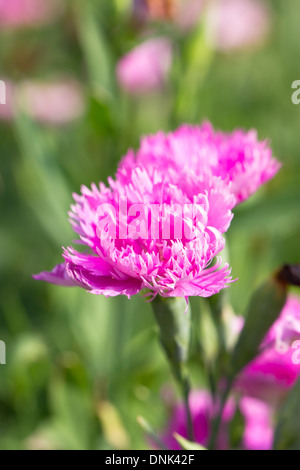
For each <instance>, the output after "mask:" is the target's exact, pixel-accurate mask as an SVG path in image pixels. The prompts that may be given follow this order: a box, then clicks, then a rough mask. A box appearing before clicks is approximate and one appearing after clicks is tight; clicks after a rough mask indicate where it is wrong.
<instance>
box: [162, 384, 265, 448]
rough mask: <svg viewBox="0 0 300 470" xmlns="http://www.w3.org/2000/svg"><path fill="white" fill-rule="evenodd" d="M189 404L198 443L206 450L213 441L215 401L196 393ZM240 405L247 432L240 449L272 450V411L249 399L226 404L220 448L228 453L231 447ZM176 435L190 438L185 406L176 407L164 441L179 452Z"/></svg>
mask: <svg viewBox="0 0 300 470" xmlns="http://www.w3.org/2000/svg"><path fill="white" fill-rule="evenodd" d="M189 403H190V409H191V415H192V421H193V427H194V434H195V441H196V442H197V443H198V444H200V445H203V446H207V445H208V443H209V439H210V433H211V423H212V420H213V418H214V416H215V412H214V405H213V401H212V398H211V396H210V394H209V393H208V392H206V391H203V390H197V391H194V392H192V393H191V395H190V399H189ZM237 405H238V407H239V409H240V411H241V413H242V417H243V420H244V431H243V433H242V436H241V437H242V439H241V443H240V446H239V447H240V448H241V449H244V450H269V449H271V447H272V441H273V428H272V411H271V409H270V407H269V406H268V405H267V404H266V403H264V402H262V401H260V400H257V399H255V398H251V397H246V396H245V397H243V398H241V399H240V400H239V401H238V403H237V404H236V403H235V401H234V399H233V398H229V400H228V401H227V404H226V405H225V408H224V411H223V415H222V424H221V427H220V433H219V438H218V443H217V448H218V449H224V450H226V449H229V448H230V447H231V445H230V437H229V436H230V432H229V426H230V422H231V421H232V419H233V417H234V415H235V412H236V410H237ZM175 432H176V433H177V434H179V435H180V436H182V437H184V438H187V437H188V433H187V427H186V412H185V406H184V405H183V404H182V403H180V404H178V405H177V406H175V409H174V410H173V414H172V417H171V420H170V422H169V424H168V426H167V430H166V431H165V432H164V434H163V437H162V440H163V442H164V443H165V445H166V447H167V448H168V449H171V450H180V446H179V444H178V443H177V441H176V439H175V438H174V437H173V433H175Z"/></svg>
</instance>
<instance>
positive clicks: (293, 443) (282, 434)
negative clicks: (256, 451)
mask: <svg viewBox="0 0 300 470" xmlns="http://www.w3.org/2000/svg"><path fill="white" fill-rule="evenodd" d="M274 449H275V450H300V380H298V382H297V383H296V385H295V386H294V387H293V388H292V390H291V392H290V393H289V395H288V397H287V399H286V401H285V403H284V405H283V406H282V408H281V410H280V412H279V416H278V423H277V427H276V431H275V438H274Z"/></svg>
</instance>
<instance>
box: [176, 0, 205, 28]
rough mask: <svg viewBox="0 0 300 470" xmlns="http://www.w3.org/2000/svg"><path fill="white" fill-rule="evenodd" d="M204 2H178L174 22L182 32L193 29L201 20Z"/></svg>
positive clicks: (188, 0)
mask: <svg viewBox="0 0 300 470" xmlns="http://www.w3.org/2000/svg"><path fill="white" fill-rule="evenodd" d="M205 1H206V0H179V2H178V9H177V14H176V17H175V22H176V23H177V24H178V26H179V27H180V28H181V29H182V30H183V31H187V30H189V29H191V28H193V27H194V26H195V25H196V24H197V23H198V22H199V21H200V19H201V18H202V13H203V11H204V6H205Z"/></svg>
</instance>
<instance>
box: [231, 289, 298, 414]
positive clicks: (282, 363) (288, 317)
mask: <svg viewBox="0 0 300 470" xmlns="http://www.w3.org/2000/svg"><path fill="white" fill-rule="evenodd" d="M299 339H300V300H299V299H298V298H297V297H295V296H290V297H289V298H288V300H287V302H286V305H285V306H284V308H283V310H282V313H281V315H280V317H279V318H278V320H277V321H276V322H275V323H274V325H273V326H272V328H271V329H270V330H269V332H268V334H267V335H266V338H265V339H264V341H263V343H262V346H261V352H260V354H259V355H258V356H257V357H256V358H255V359H254V360H253V361H252V362H251V363H250V364H248V365H247V366H246V367H245V369H244V370H243V371H242V372H241V373H240V375H239V376H238V378H237V380H236V384H235V388H236V389H239V390H242V391H243V393H247V394H250V395H251V396H254V397H258V398H261V399H264V400H266V401H268V402H269V403H273V404H275V405H276V404H278V403H279V402H280V401H281V400H282V398H283V397H284V396H285V395H286V394H287V392H288V391H289V390H290V388H291V387H293V385H295V383H296V381H297V379H298V378H299V376H300V364H299V363H298V361H295V360H294V355H295V349H293V347H292V346H293V342H294V341H295V340H299Z"/></svg>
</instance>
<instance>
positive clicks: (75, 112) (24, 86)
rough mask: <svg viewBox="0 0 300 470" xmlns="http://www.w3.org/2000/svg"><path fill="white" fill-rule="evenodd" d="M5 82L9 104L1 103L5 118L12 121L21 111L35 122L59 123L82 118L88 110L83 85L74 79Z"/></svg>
mask: <svg viewBox="0 0 300 470" xmlns="http://www.w3.org/2000/svg"><path fill="white" fill-rule="evenodd" d="M5 83H6V104H5V105H1V106H0V118H2V119H4V120H12V119H13V118H14V116H16V113H18V112H20V111H22V112H24V113H26V114H27V115H28V116H30V117H31V118H32V119H34V120H36V121H39V122H42V123H45V124H54V125H60V124H66V123H68V122H70V121H73V120H75V119H78V118H80V117H81V116H82V115H83V113H84V111H85V99H84V94H83V90H82V87H81V85H80V83H79V82H77V81H75V80H73V79H60V80H56V81H53V82H38V81H33V80H32V81H29V80H28V81H24V82H21V83H19V84H13V83H12V82H10V81H5Z"/></svg>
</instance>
